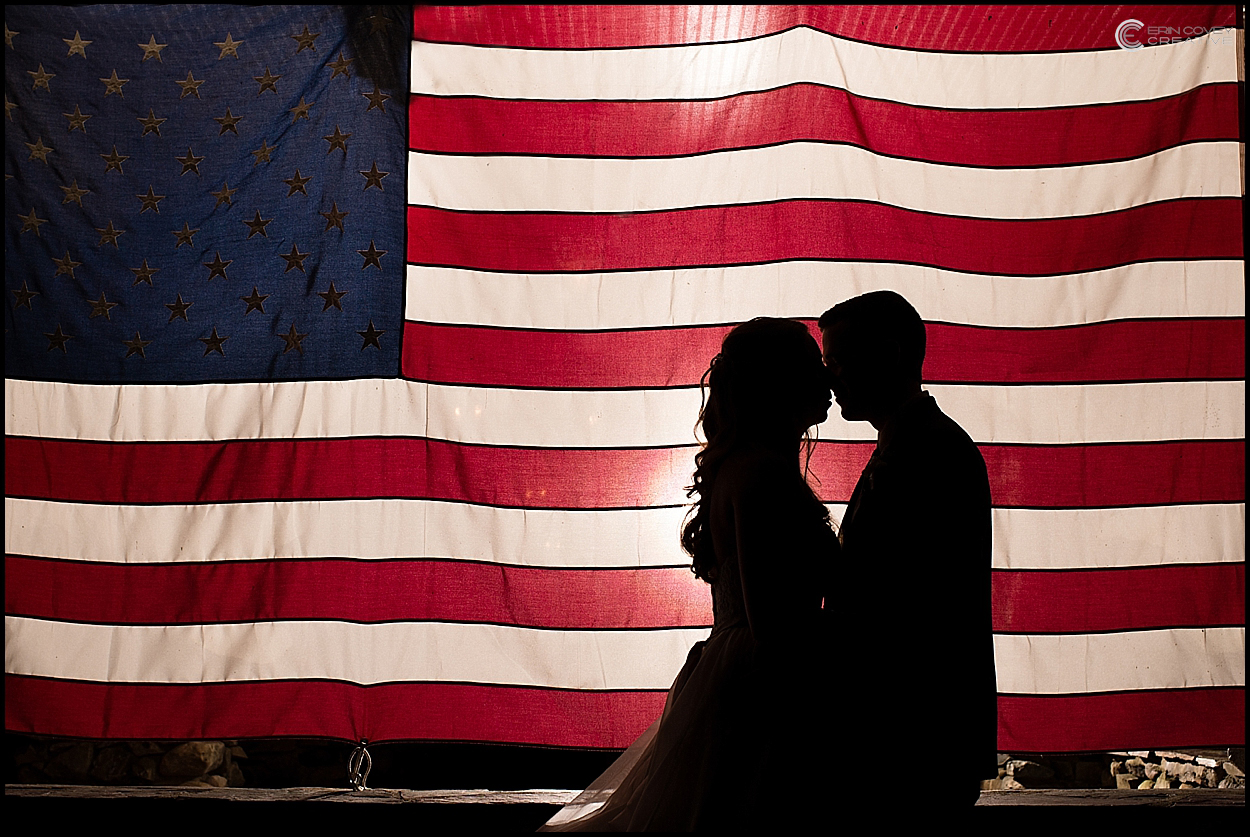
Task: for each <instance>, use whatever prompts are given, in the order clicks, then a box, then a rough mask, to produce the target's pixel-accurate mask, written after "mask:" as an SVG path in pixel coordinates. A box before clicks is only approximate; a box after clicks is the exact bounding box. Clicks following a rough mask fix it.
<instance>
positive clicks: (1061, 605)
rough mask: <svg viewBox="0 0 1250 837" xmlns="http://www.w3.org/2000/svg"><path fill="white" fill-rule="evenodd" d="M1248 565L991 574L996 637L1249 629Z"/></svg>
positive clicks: (1005, 571) (1000, 572) (1000, 571)
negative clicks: (1162, 629) (1002, 634)
mask: <svg viewBox="0 0 1250 837" xmlns="http://www.w3.org/2000/svg"><path fill="white" fill-rule="evenodd" d="M1245 599H1246V565H1245V564H1244V563H1236V564H1206V565H1200V566H1184V565H1178V566H1168V567H1135V568H1133V569H1117V570H1079V571H1071V572H1012V571H1007V570H996V571H995V572H994V630H995V631H1003V632H1007V631H1010V632H1016V633H1090V632H1095V631H1132V630H1142V629H1146V628H1159V627H1182V626H1183V627H1198V626H1202V625H1244V624H1245V622H1246V602H1245Z"/></svg>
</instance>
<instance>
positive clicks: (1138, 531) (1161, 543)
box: [993, 503, 1246, 570]
mask: <svg viewBox="0 0 1250 837" xmlns="http://www.w3.org/2000/svg"><path fill="white" fill-rule="evenodd" d="M993 520H994V523H993V526H994V534H993V538H994V560H993V565H994V569H996V570H1069V569H1071V570H1079V569H1102V570H1110V569H1121V568H1125V567H1151V566H1160V565H1163V564H1215V563H1239V562H1244V561H1245V560H1246V506H1245V504H1244V503H1229V504H1222V505H1194V506H1150V507H1145V508H1123V509H1056V510H1046V509H995V510H994V512H993Z"/></svg>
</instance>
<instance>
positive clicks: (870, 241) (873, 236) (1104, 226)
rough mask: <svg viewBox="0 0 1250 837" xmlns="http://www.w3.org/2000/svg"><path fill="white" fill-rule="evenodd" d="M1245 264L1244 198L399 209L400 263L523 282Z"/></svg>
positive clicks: (1041, 272)
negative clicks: (1070, 207) (802, 269)
mask: <svg viewBox="0 0 1250 837" xmlns="http://www.w3.org/2000/svg"><path fill="white" fill-rule="evenodd" d="M1241 256H1242V238H1241V200H1240V199H1239V198H1209V199H1197V198H1195V199H1185V200H1175V201H1168V202H1165V203H1155V204H1147V205H1145V206H1139V207H1136V208H1133V209H1129V210H1125V211H1123V212H1111V213H1106V214H1102V215H1090V216H1083V217H1072V218H1053V219H1046V220H1039V221H1003V220H986V219H979V218H964V217H957V216H951V215H933V214H926V213H923V212H917V211H914V210H909V209H899V208H897V207H893V206H882V205H879V204H871V203H864V202H861V201H817V200H793V201H783V202H780V203H768V204H741V205H734V206H722V207H709V208H705V209H682V210H671V211H664V212H642V213H622V214H615V215H607V214H595V213H553V212H518V213H502V212H460V211H452V210H447V209H434V208H430V207H417V206H410V207H409V208H408V261H409V262H412V263H414V264H422V265H435V266H444V267H463V268H474V269H479V270H494V271H510V272H518V273H523V272H539V273H541V272H577V271H611V270H646V269H652V268H669V267H699V266H714V265H734V264H757V263H766V262H776V261H786V260H790V259H827V260H849V261H884V262H907V263H911V264H921V265H931V266H933V267H941V268H947V269H950V270H959V271H965V272H970V273H986V274H1001V275H1017V276H1031V275H1059V274H1065V273H1082V272H1086V271H1091V270H1101V269H1103V268H1108V267H1115V266H1118V265H1123V264H1130V263H1133V262H1144V261H1158V260H1168V259H1182V260H1193V259H1240V258H1241Z"/></svg>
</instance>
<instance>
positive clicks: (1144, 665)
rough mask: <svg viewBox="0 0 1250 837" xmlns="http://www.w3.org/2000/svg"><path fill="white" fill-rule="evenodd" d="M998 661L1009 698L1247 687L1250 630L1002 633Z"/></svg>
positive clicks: (1000, 685) (996, 638)
mask: <svg viewBox="0 0 1250 837" xmlns="http://www.w3.org/2000/svg"><path fill="white" fill-rule="evenodd" d="M994 660H995V668H996V673H997V675H998V691H999V692H1000V693H1007V694H1025V695H1053V694H1072V693H1081V692H1112V691H1121V690H1137V689H1182V688H1189V689H1192V688H1201V687H1206V686H1244V685H1245V684H1246V629H1245V628H1185V629H1173V630H1157V631H1130V632H1125V633H1114V634H1066V635H1052V634H1031V635H1029V634H1024V635H1008V634H996V635H995V636H994Z"/></svg>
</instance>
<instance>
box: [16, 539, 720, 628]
mask: <svg viewBox="0 0 1250 837" xmlns="http://www.w3.org/2000/svg"><path fill="white" fill-rule="evenodd" d="M4 581H5V584H4V599H5V603H4V607H5V612H6V613H9V614H16V615H21V616H33V617H37V618H40V619H55V620H67V621H78V622H95V623H101V624H119V625H136V624H201V623H215V622H253V621H267V620H279V619H297V620H344V621H352V622H387V621H409V620H432V621H453V622H490V623H495V624H502V625H521V626H529V627H543V628H562V629H570V630H579V629H598V630H617V629H621V630H624V629H631V628H632V629H636V628H667V627H710V626H711V624H712V599H711V594H710V592H709V588H708V586H707V585H706V584H705V583H703V582H702V581H699V580H698V579H696V578H695V577H694V576H693V575H692V574H691V572H690V570H689V569H688V568H685V567H678V568H655V569H627V570H554V569H539V568H533V567H505V566H498V565H490V564H478V563H468V562H459V561H346V560H325V561H298V560H285V561H236V562H224V563H213V564H189V563H187V564H163V565H162V564H91V563H83V562H79V561H49V560H37V559H32V558H26V557H21V556H14V555H9V556H6V557H5V565H4Z"/></svg>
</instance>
